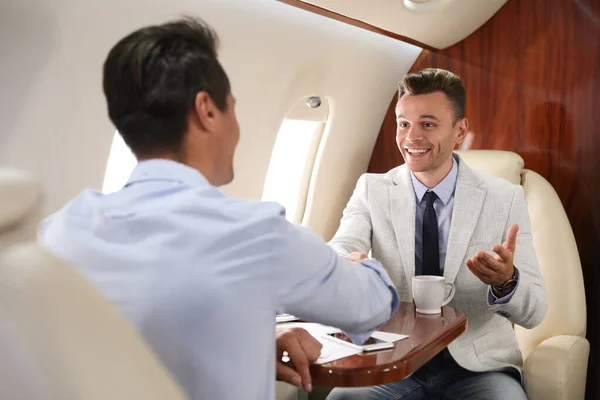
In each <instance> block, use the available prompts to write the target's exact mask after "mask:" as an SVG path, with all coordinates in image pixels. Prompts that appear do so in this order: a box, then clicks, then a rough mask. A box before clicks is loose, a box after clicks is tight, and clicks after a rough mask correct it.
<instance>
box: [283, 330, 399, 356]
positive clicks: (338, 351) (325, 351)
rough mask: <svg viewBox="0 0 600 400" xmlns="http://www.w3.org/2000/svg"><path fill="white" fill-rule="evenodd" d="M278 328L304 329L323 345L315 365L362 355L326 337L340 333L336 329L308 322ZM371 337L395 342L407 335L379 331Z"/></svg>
mask: <svg viewBox="0 0 600 400" xmlns="http://www.w3.org/2000/svg"><path fill="white" fill-rule="evenodd" d="M278 326H279V327H281V326H285V327H289V328H304V329H306V331H307V332H308V333H310V334H311V336H313V337H314V338H315V339H317V340H318V341H319V342H320V343H321V344H322V345H323V348H322V349H321V356H320V357H319V359H318V360H317V361H315V364H326V363H328V362H331V361H335V360H339V359H340V358H344V357H350V356H352V355H354V354H360V353H362V349H361V348H360V346H357V345H355V344H352V343H344V342H342V341H340V340H335V339H329V338H328V337H327V334H328V333H338V332H341V330H340V329H338V328H334V327H331V326H325V325H321V324H315V323H310V322H288V323H282V324H279V325H278ZM371 336H373V337H374V338H376V339H380V340H385V341H387V342H397V341H398V340H402V339H406V338H407V337H408V335H400V334H397V333H389V332H381V331H375V332H373V334H372V335H371Z"/></svg>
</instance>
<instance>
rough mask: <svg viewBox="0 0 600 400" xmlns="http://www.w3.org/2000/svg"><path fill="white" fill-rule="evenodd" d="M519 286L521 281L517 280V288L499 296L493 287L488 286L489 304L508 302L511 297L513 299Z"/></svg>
mask: <svg viewBox="0 0 600 400" xmlns="http://www.w3.org/2000/svg"><path fill="white" fill-rule="evenodd" d="M518 287H519V281H517V284H516V286H515V288H514V289H513V290H512V291H511V292H510V293H509V294H507V295H506V296H503V297H497V296H496V295H495V294H494V291H493V290H492V287H491V286H490V287H489V288H488V303H489V304H506V303H508V302H509V301H510V299H512V297H513V295H514V294H515V291H516V290H517V288H518Z"/></svg>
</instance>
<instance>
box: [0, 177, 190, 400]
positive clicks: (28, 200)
mask: <svg viewBox="0 0 600 400" xmlns="http://www.w3.org/2000/svg"><path fill="white" fill-rule="evenodd" d="M41 204H42V189H41V186H40V184H39V183H38V182H37V181H36V180H35V179H33V178H32V177H31V176H29V175H27V174H24V173H22V172H20V171H16V170H11V169H6V168H4V169H0V354H2V357H0V398H2V399H28V400H37V399H44V400H64V399H80V400H96V399H97V400H106V399H111V400H130V399H145V400H159V399H160V400H183V399H185V398H186V397H185V396H184V394H183V392H182V391H181V389H180V388H179V387H178V385H177V384H176V383H175V382H174V380H173V379H172V378H171V376H170V375H169V374H168V373H167V371H166V370H165V369H164V368H163V367H162V366H161V365H160V363H159V362H158V360H157V359H156V357H155V356H154V355H153V353H152V352H151V351H150V350H149V348H148V347H147V346H146V345H145V343H144V341H143V339H142V338H141V337H140V336H139V335H138V334H137V333H136V331H135V330H134V328H133V327H132V326H131V325H130V324H129V322H128V321H126V320H125V319H124V318H123V317H122V316H121V315H120V314H119V313H118V311H117V310H116V309H115V308H114V307H113V306H112V305H111V304H110V303H109V302H108V301H107V300H106V299H105V298H104V297H103V296H102V295H101V294H100V293H99V292H98V291H97V290H96V289H95V288H94V287H93V286H92V285H91V284H89V283H88V282H87V281H86V280H85V279H84V278H83V277H82V276H81V275H79V273H77V272H76V271H75V270H74V269H73V268H71V267H70V266H68V265H67V264H66V263H65V262H63V261H62V260H60V259H58V258H57V257H55V256H54V255H52V254H50V253H49V252H48V251H46V250H45V249H44V248H42V247H41V246H40V245H38V244H37V243H36V242H35V227H36V226H37V224H38V222H39V215H40V213H39V210H40V209H41V207H40V206H41Z"/></svg>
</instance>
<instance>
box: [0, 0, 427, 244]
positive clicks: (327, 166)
mask: <svg viewBox="0 0 600 400" xmlns="http://www.w3.org/2000/svg"><path fill="white" fill-rule="evenodd" d="M182 14H191V15H195V16H199V17H201V18H203V19H205V20H206V21H207V22H208V23H210V24H211V25H213V27H214V28H215V29H216V30H217V32H218V34H219V36H220V39H221V46H220V59H221V61H222V63H223V65H224V68H225V69H226V71H227V72H228V74H229V76H230V79H231V81H232V90H233V94H234V95H235V96H236V97H237V100H238V103H237V104H238V105H237V107H236V109H237V114H238V119H239V122H240V125H241V128H242V138H241V141H240V144H239V147H238V151H237V154H236V159H235V166H236V178H235V180H234V182H233V183H231V184H230V185H227V186H226V187H224V188H223V190H224V191H225V192H226V193H228V194H230V195H234V196H239V197H244V198H250V199H258V198H260V196H261V193H262V189H263V183H264V179H265V176H266V172H267V168H268V165H269V159H270V155H271V151H272V148H273V145H274V142H275V137H276V134H277V131H278V129H279V126H280V124H281V122H282V121H283V119H284V118H285V116H286V113H287V112H288V111H289V110H290V109H291V108H292V107H293V105H294V104H296V102H297V101H298V100H299V99H300V98H302V97H304V96H308V95H319V96H323V97H327V98H328V99H329V102H330V110H331V112H330V115H331V118H330V121H329V125H328V128H327V130H326V133H325V136H324V140H325V142H323V143H322V146H321V150H320V152H319V158H318V159H317V161H316V168H317V170H316V171H315V173H314V174H313V178H314V181H313V182H311V187H312V189H311V195H310V198H309V203H310V205H311V207H312V208H311V209H312V210H315V209H322V208H324V207H325V208H326V207H328V205H329V204H331V199H330V198H331V195H332V194H333V196H336V193H337V191H338V190H340V188H342V187H345V186H344V182H345V181H346V180H348V179H349V180H356V179H357V177H358V175H359V174H360V173H362V172H364V171H365V170H366V168H367V164H368V161H369V157H370V155H371V150H372V148H373V145H374V143H375V140H376V137H377V134H378V130H379V126H380V124H381V120H382V119H383V116H384V115H385V111H386V108H387V105H388V102H389V98H390V97H391V96H392V94H393V93H394V90H395V87H396V82H397V81H398V80H399V79H401V77H402V76H403V75H404V74H405V73H406V72H407V71H408V69H409V68H410V66H411V65H412V64H413V62H414V61H415V59H416V57H417V55H418V54H419V52H420V51H421V49H420V48H418V47H415V46H412V45H409V44H406V43H402V42H399V41H396V40H393V39H390V38H387V37H383V36H380V35H377V34H375V33H372V32H367V31H363V30H361V29H358V28H356V27H352V26H348V25H345V24H343V23H340V22H337V21H333V20H330V19H327V18H324V17H321V16H317V15H313V14H311V13H308V12H305V11H302V10H299V9H296V8H294V7H290V6H287V5H285V4H281V3H279V2H276V1H274V0H252V1H247V0H202V1H197V0H196V1H192V0H177V1H170V2H152V3H149V2H146V1H142V0H118V1H117V0H106V1H102V2H80V1H76V0H56V1H53V2H45V1H41V0H19V1H17V0H10V1H9V2H7V3H5V4H3V6H2V12H1V13H0V49H1V50H2V55H3V61H2V63H0V76H2V90H1V91H0V164H4V165H10V166H15V167H19V168H22V169H25V170H28V171H30V172H32V173H33V174H34V175H36V176H37V177H38V178H40V179H41V180H42V182H43V183H44V185H45V190H46V206H45V213H46V214H48V213H50V212H53V211H55V210H56V209H58V208H59V207H61V206H62V205H63V204H64V203H65V202H66V201H67V200H69V199H70V198H72V197H73V196H75V195H76V194H77V193H79V192H80V191H81V190H82V189H84V188H87V187H92V188H97V189H100V188H101V185H102V182H103V176H104V172H105V168H106V162H107V159H108V153H109V150H110V147H111V143H112V139H113V135H114V128H113V126H112V124H111V123H110V121H109V119H108V116H107V112H106V105H105V102H104V97H103V94H102V86H101V78H102V76H101V73H102V63H103V61H104V58H105V57H106V55H107V53H108V51H109V49H110V47H111V46H112V45H113V44H114V43H116V41H117V40H119V39H120V38H121V37H123V36H124V35H125V34H127V33H129V32H131V31H132V30H134V29H137V28H139V27H141V26H144V25H147V24H151V23H159V22H163V21H165V20H168V19H172V18H176V17H178V16H180V15H182ZM346 186H347V185H346ZM333 212H334V213H337V215H341V209H336V210H334V211H333ZM338 220H339V218H338ZM313 222H314V224H313V225H314V227H316V229H317V231H318V232H320V233H322V232H324V228H323V227H321V226H319V221H318V220H317V221H313ZM330 230H331V228H330Z"/></svg>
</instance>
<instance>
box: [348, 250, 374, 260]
mask: <svg viewBox="0 0 600 400" xmlns="http://www.w3.org/2000/svg"><path fill="white" fill-rule="evenodd" d="M367 258H369V256H368V255H366V254H365V253H361V252H359V251H354V252H352V253H350V254H348V255H347V256H346V260H348V261H352V262H359V261H361V260H365V259H367Z"/></svg>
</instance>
